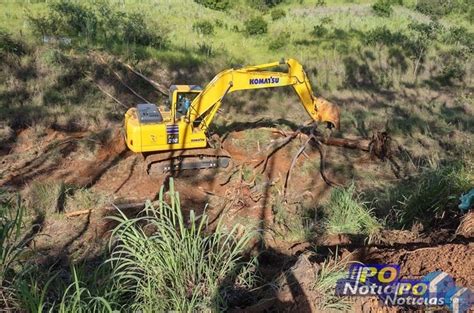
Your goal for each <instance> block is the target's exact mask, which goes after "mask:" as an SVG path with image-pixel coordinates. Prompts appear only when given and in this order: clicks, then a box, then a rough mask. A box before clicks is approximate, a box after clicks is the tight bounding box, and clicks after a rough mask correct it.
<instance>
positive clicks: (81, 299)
mask: <svg viewBox="0 0 474 313" xmlns="http://www.w3.org/2000/svg"><path fill="white" fill-rule="evenodd" d="M105 267H106V268H107V266H105ZM107 270H108V271H110V268H107ZM71 272H72V273H71V274H72V282H71V284H70V285H69V286H68V287H67V288H66V289H65V290H64V294H63V296H62V298H61V302H60V303H59V305H57V306H55V307H54V309H55V310H57V311H58V312H60V313H69V312H73V313H76V312H77V313H79V312H118V311H117V309H119V308H120V305H119V304H118V302H117V301H116V300H117V299H118V295H120V294H121V290H120V287H119V286H115V285H113V281H112V280H111V279H110V277H109V276H107V275H106V276H104V275H99V276H98V275H97V274H101V271H100V270H96V271H95V272H94V273H93V275H91V273H89V272H88V273H84V272H81V271H80V270H78V268H76V267H72V271H71ZM102 274H103V273H102ZM106 274H107V273H106ZM91 278H92V279H94V281H93V282H90V281H89V282H88V279H89V280H91Z"/></svg>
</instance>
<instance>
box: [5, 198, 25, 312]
mask: <svg viewBox="0 0 474 313" xmlns="http://www.w3.org/2000/svg"><path fill="white" fill-rule="evenodd" d="M24 212H25V210H24V207H23V206H22V205H21V201H20V199H19V198H17V199H11V198H10V197H9V196H8V195H7V194H6V193H4V192H3V191H2V190H0V295H1V300H0V306H1V307H3V308H7V309H9V308H12V307H14V306H13V305H15V302H16V300H17V299H16V296H15V292H14V284H15V280H16V275H17V273H18V272H21V270H22V269H21V268H18V265H19V261H20V259H21V257H22V255H24V252H25V250H26V249H27V247H26V245H27V244H28V241H26V240H23V236H22V232H21V229H22V226H23V218H24Z"/></svg>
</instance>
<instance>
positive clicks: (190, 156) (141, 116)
mask: <svg viewBox="0 0 474 313" xmlns="http://www.w3.org/2000/svg"><path fill="white" fill-rule="evenodd" d="M281 65H286V67H287V69H288V70H287V71H285V72H283V71H269V70H268V69H270V68H275V67H277V66H281ZM284 86H292V87H293V89H294V90H295V92H296V94H297V95H298V97H299V99H300V101H301V103H302V104H303V107H304V108H305V110H306V112H307V113H308V114H309V116H310V117H311V118H312V119H313V120H314V121H315V122H324V123H327V125H328V127H330V128H332V127H335V128H339V109H338V107H337V106H336V105H334V104H332V103H330V102H328V101H326V100H324V99H322V98H317V97H315V96H314V95H313V92H312V89H311V84H310V82H309V80H308V76H307V75H306V73H305V71H304V69H303V66H302V65H301V64H300V63H299V62H298V61H296V60H294V59H287V60H282V61H280V62H273V63H267V64H261V65H256V66H248V67H243V68H239V69H228V70H225V71H222V72H220V73H219V74H217V75H216V76H215V77H214V79H213V80H212V81H211V82H210V83H209V84H208V85H207V86H206V87H205V88H201V87H200V86H196V85H172V86H171V87H170V90H169V97H170V99H169V104H168V106H165V107H159V108H158V107H157V106H156V105H155V104H151V103H145V104H138V105H137V106H136V107H134V108H130V109H129V110H128V111H127V112H126V113H125V140H126V143H127V146H128V147H129V149H130V150H132V151H133V152H136V153H142V154H143V156H144V157H145V162H146V170H147V172H148V174H151V173H163V172H169V171H171V172H173V171H179V170H184V169H204V168H216V167H223V168H225V167H227V166H228V165H229V162H230V157H231V156H230V155H229V153H227V151H225V150H224V149H222V148H221V147H220V145H219V144H216V143H215V142H213V140H211V138H209V137H208V136H207V132H208V129H209V125H211V123H212V120H213V118H214V116H215V114H216V113H217V111H218V109H219V107H220V106H221V103H222V101H223V99H224V98H225V96H226V95H227V94H229V93H231V92H234V91H237V90H247V89H262V88H274V87H284Z"/></svg>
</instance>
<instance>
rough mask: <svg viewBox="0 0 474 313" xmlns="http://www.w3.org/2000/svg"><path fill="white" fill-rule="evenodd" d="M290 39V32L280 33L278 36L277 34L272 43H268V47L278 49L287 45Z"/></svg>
mask: <svg viewBox="0 0 474 313" xmlns="http://www.w3.org/2000/svg"><path fill="white" fill-rule="evenodd" d="M289 39H290V34H289V33H280V34H279V35H278V36H276V37H275V38H274V39H272V40H271V41H270V44H269V45H268V48H269V49H270V50H278V49H281V48H283V47H284V46H286V44H287V43H288V41H289Z"/></svg>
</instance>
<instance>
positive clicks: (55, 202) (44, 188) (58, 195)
mask: <svg viewBox="0 0 474 313" xmlns="http://www.w3.org/2000/svg"><path fill="white" fill-rule="evenodd" d="M66 189H67V187H66V186H65V185H64V183H63V182H56V181H46V182H34V183H33V184H32V185H31V186H30V187H29V193H28V200H29V205H28V207H29V208H32V209H33V211H34V212H36V214H38V215H41V216H45V215H48V214H52V213H57V212H59V210H61V209H62V208H61V207H62V206H63V205H64V201H65V197H66Z"/></svg>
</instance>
